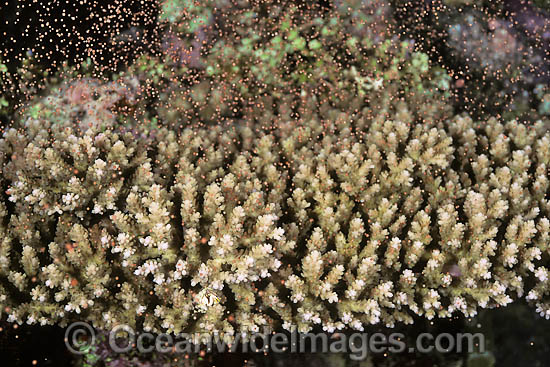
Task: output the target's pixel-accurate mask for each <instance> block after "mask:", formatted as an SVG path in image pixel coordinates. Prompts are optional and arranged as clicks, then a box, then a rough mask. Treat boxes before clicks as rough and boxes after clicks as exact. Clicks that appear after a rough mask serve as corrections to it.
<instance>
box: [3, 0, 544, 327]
mask: <svg viewBox="0 0 550 367" xmlns="http://www.w3.org/2000/svg"><path fill="white" fill-rule="evenodd" d="M484 3H485V2H483V1H469V2H466V1H447V2H439V3H438V4H439V6H440V7H438V8H437V9H436V10H438V11H440V12H441V16H440V17H437V19H438V20H437V22H436V23H434V24H435V25H433V27H434V28H433V29H434V32H435V31H436V30H437V29H439V28H438V27H440V26H441V24H442V23H441V22H448V24H447V27H446V31H445V32H446V36H445V37H447V38H446V43H445V47H447V48H448V55H451V56H450V57H451V58H453V59H456V60H458V61H456V60H455V61H456V62H457V63H459V62H466V61H464V60H467V62H468V64H467V65H470V67H468V66H466V67H464V64H463V66H462V69H461V70H459V68H458V67H457V68H455V69H452V68H451V67H449V65H445V60H444V58H440V62H438V58H437V55H436V51H434V49H432V48H423V46H422V45H423V44H422V42H423V41H422V39H423V38H424V37H428V38H429V37H430V36H426V34H428V31H427V30H426V29H425V28H426V27H427V26H426V25H422V26H421V25H419V24H409V23H407V22H408V21H411V22H412V20H411V19H410V18H406V16H407V11H408V10H407V6H408V7H409V8H414V4H409V5H407V4H405V1H401V0H397V1H382V0H372V1H353V0H348V1H343V0H342V1H334V2H332V1H331V2H319V4H317V2H312V1H306V2H301V1H296V2H293V1H289V2H281V3H279V2H266V1H251V2H244V1H228V0H227V1H224V0H210V1H201V2H193V1H190V0H169V1H166V2H161V3H156V2H153V5H154V7H156V9H158V12H159V14H158V16H157V14H156V13H154V12H151V13H150V14H149V15H148V16H149V17H150V19H149V18H147V16H146V15H143V14H141V13H139V14H141V16H142V17H143V16H145V17H146V19H148V21H146V22H144V21H143V19H141V18H140V19H141V20H140V21H141V22H142V23H141V24H137V23H136V24H135V25H134V24H132V23H130V24H129V25H128V24H126V26H125V28H124V29H121V28H120V27H119V26H118V25H115V21H114V20H111V21H112V22H113V25H112V26H111V25H110V24H109V23H110V21H109V19H111V18H110V17H108V16H105V17H103V18H102V15H101V14H99V15H98V14H97V13H96V14H95V15H93V17H92V18H91V19H92V22H93V19H96V20H95V22H96V23H97V24H98V26H97V28H94V30H93V32H95V33H98V32H99V30H100V29H101V32H104V35H105V39H106V41H104V43H101V45H103V46H104V47H98V48H99V49H98V51H97V53H93V52H91V51H90V49H88V48H87V47H85V46H86V45H87V43H86V42H88V41H90V38H86V35H84V34H80V33H79V34H78V35H76V36H75V35H70V34H69V33H67V34H65V35H64V36H62V38H65V39H67V40H69V42H72V41H71V39H72V38H71V37H76V38H77V39H78V40H81V41H82V42H79V43H78V45H79V46H78V47H80V48H84V49H86V50H87V51H86V52H88V53H87V55H88V57H87V58H84V57H82V58H81V59H78V58H73V59H72V60H69V61H66V62H61V61H56V62H55V63H53V64H50V65H49V66H51V70H50V71H44V70H45V66H44V65H45V64H44V63H46V65H47V63H48V58H49V56H48V55H50V56H51V57H52V58H53V57H54V56H52V55H54V54H53V53H51V54H48V52H46V51H44V50H45V49H46V50H47V47H46V48H44V46H43V45H44V44H42V47H38V46H37V47H36V48H32V49H29V52H27V53H25V50H22V49H17V47H19V46H18V44H17V42H15V41H13V40H12V41H13V42H14V43H13V44H11V46H10V47H11V48H8V47H7V46H6V49H5V51H4V54H3V56H2V57H3V63H1V62H0V86H1V88H2V90H3V94H2V97H1V98H0V106H1V109H0V115H1V116H2V118H3V121H4V122H5V124H4V127H3V129H2V136H1V139H0V172H1V176H0V183H1V185H2V192H0V313H1V315H2V317H3V318H4V319H7V321H8V322H9V323H18V324H29V325H34V324H37V325H58V326H62V327H65V326H67V325H69V323H71V322H73V321H86V322H89V323H90V324H91V325H93V326H94V327H95V328H97V329H100V330H109V329H111V328H113V327H114V326H116V325H119V324H127V325H130V326H132V327H135V328H142V329H143V330H146V331H151V332H156V333H164V332H167V333H173V334H177V333H181V332H219V333H221V334H222V335H229V336H231V335H235V334H236V333H241V332H257V331H259V330H261V329H262V328H263V327H266V326H269V327H270V328H272V329H274V330H291V329H292V328H293V327H296V328H297V330H298V331H299V332H304V333H305V332H309V331H312V330H321V331H324V332H327V333H334V332H338V331H346V330H356V331H365V330H366V329H367V328H368V327H369V325H383V326H385V327H390V328H392V327H394V326H396V325H402V324H412V323H413V322H414V320H416V319H417V318H418V317H423V318H426V319H428V320H432V319H433V320H436V319H445V318H452V317H457V316H459V317H467V318H469V317H474V316H475V315H477V314H478V312H480V310H482V309H491V308H496V307H500V306H506V305H508V304H510V303H512V302H514V301H517V300H520V301H521V300H524V301H526V302H527V303H528V304H529V305H532V307H533V312H534V311H535V310H536V312H537V313H539V314H540V315H541V316H543V317H544V318H546V319H548V318H550V279H549V267H548V263H549V261H548V260H549V258H550V248H549V245H550V219H549V218H550V200H549V197H548V192H549V185H550V183H549V179H548V169H549V165H550V130H549V129H548V126H549V125H548V122H547V121H546V120H545V116H546V115H547V113H548V111H549V110H550V109H549V108H548V106H547V105H548V101H549V100H550V99H549V97H548V96H549V95H550V94H548V93H549V92H548V91H547V89H546V88H547V84H545V81H544V80H545V79H544V78H545V76H544V75H543V72H544V70H542V69H543V68H544V62H539V64H538V65H539V67H540V68H542V69H537V70H535V69H533V68H532V69H530V70H529V71H525V72H524V70H525V69H526V68H527V67H526V65H527V64H528V63H529V62H530V60H531V61H532V60H539V61H540V57H541V55H539V54H538V53H537V52H539V51H537V50H540V49H541V48H540V47H539V48H537V47H535V46H534V43H529V42H530V41H531V40H532V38H533V37H535V36H531V38H526V39H523V38H521V37H520V36H519V35H518V33H517V32H516V30H515V29H514V28H513V26H514V25H513V24H512V23H511V22H510V21H509V20H506V19H507V18H505V16H504V15H503V14H504V13H505V11H504V10H505V9H504V10H503V9H496V10H495V7H496V6H497V5H494V4H493V5H490V6H489V5H487V4H485V5H484ZM6 4H7V3H6ZM83 4H84V5H82V4H81V6H84V7H86V6H87V5H86V4H87V2H86V1H84V3H83ZM94 4H95V3H94ZM113 4H115V5H114V7H113V9H114V10H113V9H111V10H112V13H113V14H117V12H118V13H121V14H122V13H124V11H123V9H124V4H123V3H120V2H113ZM506 4H508V2H506V1H505V2H503V5H502V6H503V7H505V6H506ZM12 5H13V4H12ZM91 5H93V4H91ZM91 5H90V4H89V6H91ZM96 5H97V4H96ZM134 5H135V4H134ZM149 5H151V4H149ZM432 5H433V4H432ZM6 6H7V5H6ZM13 6H14V7H15V5H13ZM27 6H35V7H36V6H37V5H36V4H35V5H28V4H27ZM433 6H435V5H433ZM529 6H530V8H529V11H531V12H535V11H539V10H533V9H538V8H535V6H536V4H530V5H529ZM538 6H542V5H540V4H539V5H538ZM17 9H19V10H18V11H21V12H24V11H25V2H19V4H18V5H17ZM89 9H91V8H89ZM89 9H88V12H90V11H91V10H89ZM117 9H118V10H117ZM457 9H460V11H458V10H457ZM432 10H433V9H432ZM517 11H518V12H519V10H517ZM525 11H527V10H525ZM543 11H545V10H544V9H542V10H540V12H543ZM68 12H69V11H68ZM457 12H458V13H461V14H462V15H460V16H461V17H462V18H460V17H459V15H457V14H458V13H457ZM92 13H93V12H92ZM520 13H521V12H520ZM40 14H42V15H41V16H42V18H43V19H42V18H41V20H39V22H42V23H41V24H44V23H45V22H46V21H47V20H46V19H47V15H46V13H44V12H42V13H40ZM90 14H91V13H90ZM521 14H523V13H521ZM537 14H539V13H537ZM540 14H543V13H540ZM544 14H545V13H544ZM2 16H3V15H2ZM51 16H52V17H53V15H51ZM72 16H73V13H72V12H69V13H68V15H67V17H72ZM400 16H401V18H400ZM418 16H426V17H427V16H429V15H426V14H424V15H418ZM432 16H433V15H432ZM524 16H527V15H525V14H524ZM540 16H541V17H542V15H540ZM94 17H95V18H94ZM403 17H404V18H403ZM537 19H538V18H537ZM50 21H51V20H50ZM75 22H76V21H75ZM75 22H73V24H72V25H71V27H78V24H77V25H75V24H74V23H75ZM153 23H154V24H155V27H156V28H155V29H154V31H151V30H150V29H146V27H145V26H144V25H143V24H146V25H147V24H149V25H150V24H153ZM544 24H546V23H544ZM515 26H517V24H516V25H515ZM51 27H54V26H53V25H52V24H50V25H49V27H47V28H51ZM407 27H409V28H407ZM149 28H151V27H150V26H149ZM51 29H53V28H51ZM51 29H50V30H44V32H46V33H45V35H46V36H44V37H41V38H39V41H43V42H46V43H47V38H48V37H49V36H48V34H49V33H48V32H54V31H53V30H51ZM403 29H405V30H407V29H410V32H409V34H408V35H407V34H406V33H403V31H402V30H403ZM28 30H32V29H31V27H29V28H28ZM533 32H539V33H540V32H541V31H540V30H539V29H535V31H533ZM95 33H94V34H95ZM436 33H437V32H436ZM434 34H435V33H434ZM544 34H546V33H544ZM415 36H417V37H418V39H414V37H415ZM433 37H443V36H432V39H431V40H432V41H433V39H434V38H433ZM8 41H9V40H7V41H5V42H8ZM539 41H540V42H547V40H546V39H545V38H544V37H542V38H540V40H539ZM9 42H11V41H9ZM90 42H91V41H90ZM424 42H425V44H430V40H424ZM434 42H435V41H434ZM82 44H84V46H82ZM6 45H7V43H6ZM39 45H40V43H39ZM75 45H77V43H76V42H75ZM94 45H95V46H97V44H94ZM75 47H76V46H75ZM80 48H79V50H80ZM493 49H498V51H499V53H496V52H492V51H491V50H493ZM20 51H22V52H20ZM18 52H19V56H18V57H15V58H14V59H9V58H10V57H14V56H13V55H14V54H18ZM57 52H59V51H57ZM79 52H80V51H79ZM103 52H104V53H105V56H104V54H103ZM483 52H484V53H483ZM55 55H57V53H56V54H55ZM79 55H81V54H79ZM486 55H490V57H489V56H486ZM65 56H67V55H65ZM69 56H70V55H69ZM69 56H67V57H69ZM56 57H57V56H56ZM109 57H111V58H112V61H111V59H109ZM58 59H59V58H58ZM58 59H56V60H58ZM121 65H124V66H121ZM533 65H534V64H533ZM541 65H542V66H541ZM457 70H458V71H457ZM535 73H540V74H537V77H535V76H533V75H534V74H535ZM476 78H477V79H476ZM478 81H479V83H478ZM483 88H484V89H483ZM491 88H492V89H491ZM518 88H525V90H526V92H525V93H523V94H521V93H515V92H514V91H516V90H518ZM529 88H530V89H529ZM461 96H462V98H463V99H461V100H460V98H461ZM488 96H489V97H488ZM491 96H492V97H491ZM486 97H487V98H486ZM491 98H492V99H491ZM485 99H488V100H485ZM491 101H493V102H494V103H493V104H491V103H492V102H491ZM465 106H466V107H465Z"/></svg>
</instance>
